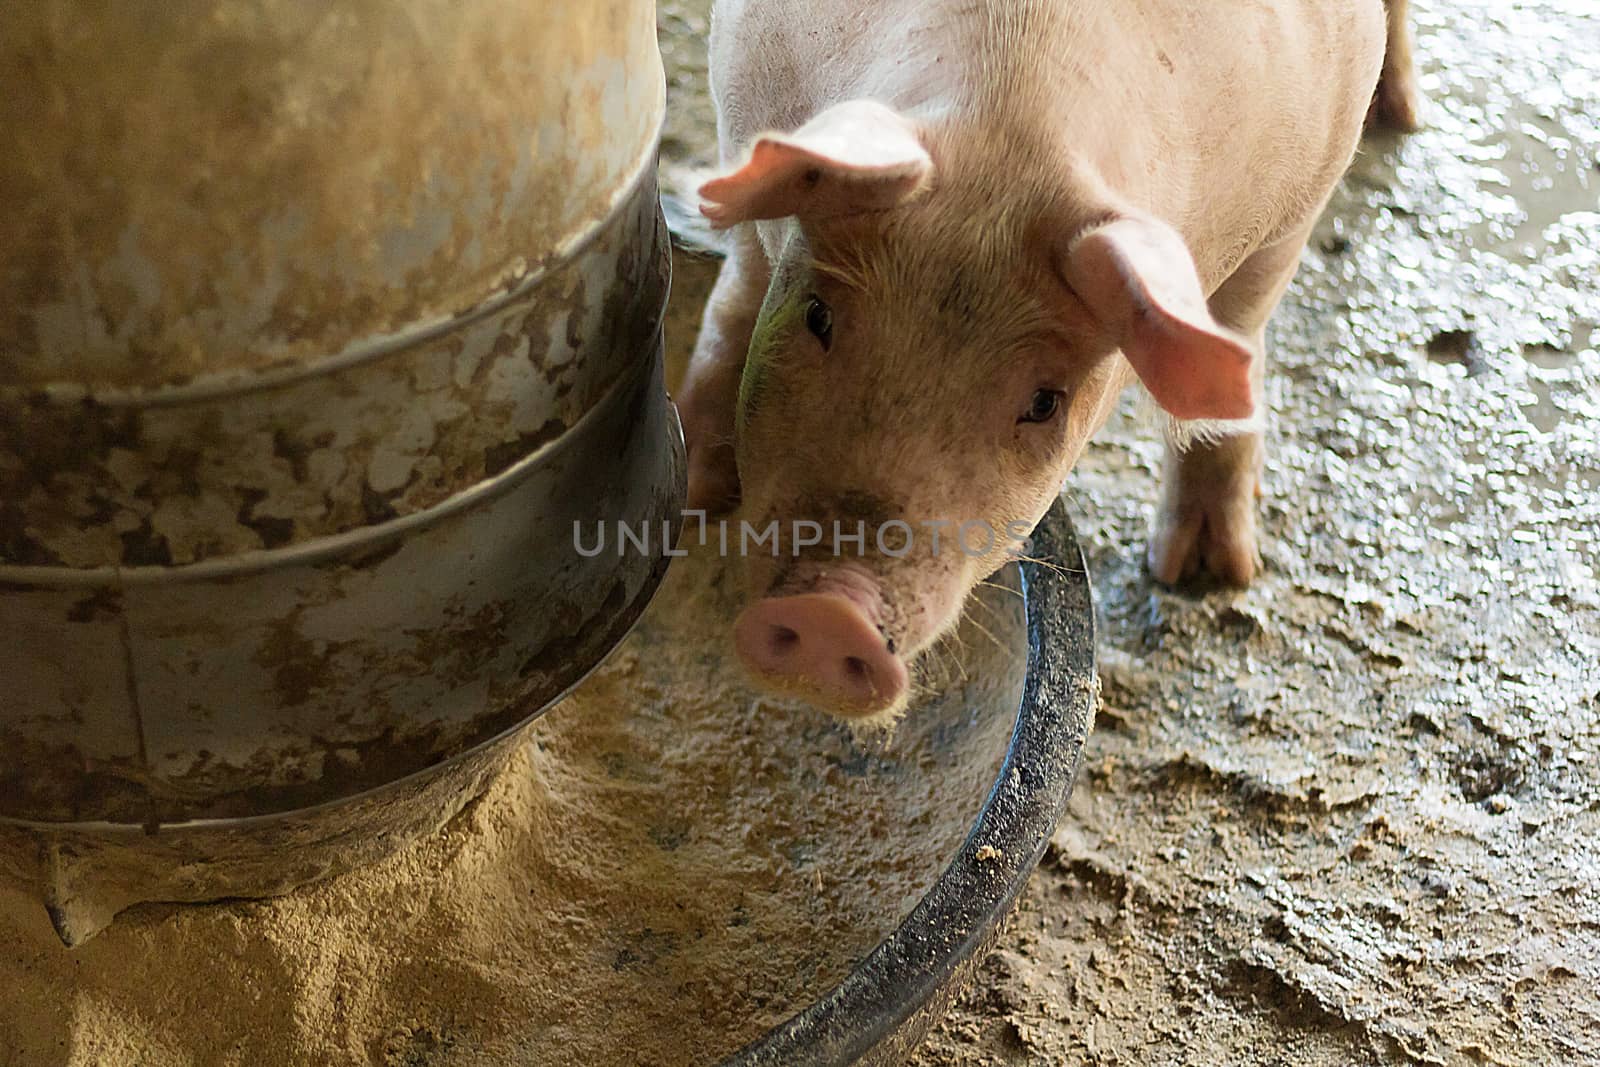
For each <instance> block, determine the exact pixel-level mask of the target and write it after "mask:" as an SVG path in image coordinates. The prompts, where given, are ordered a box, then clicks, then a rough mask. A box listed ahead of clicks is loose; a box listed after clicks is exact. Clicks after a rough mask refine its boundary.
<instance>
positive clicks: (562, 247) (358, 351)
mask: <svg viewBox="0 0 1600 1067" xmlns="http://www.w3.org/2000/svg"><path fill="white" fill-rule="evenodd" d="M664 114H665V109H664V108H663V124H664ZM663 124H658V126H657V132H656V136H654V137H652V138H650V139H649V140H648V141H647V142H646V143H645V146H644V148H643V150H642V151H641V152H640V154H639V155H638V157H637V158H636V159H635V160H634V163H633V166H632V167H631V168H630V170H629V172H628V178H627V180H626V181H625V182H622V183H621V184H619V185H618V191H617V192H616V193H615V194H614V195H613V196H612V198H611V199H610V201H609V202H608V203H607V205H606V210H605V212H604V213H603V214H601V215H599V216H597V217H595V218H592V219H590V220H588V222H587V223H586V224H585V225H583V226H582V227H581V228H580V229H577V230H575V231H574V232H573V233H571V234H569V235H568V236H567V237H566V238H565V239H563V240H562V241H559V242H557V243H556V245H555V249H554V251H552V252H551V253H549V254H548V255H546V256H545V257H544V258H543V259H542V260H541V262H540V263H539V265H538V266H537V267H535V268H534V269H533V270H532V271H530V272H529V273H528V274H526V275H524V276H523V277H522V278H521V279H520V280H519V281H518V282H517V283H516V284H515V285H513V286H511V287H510V288H505V289H502V290H500V291H499V292H497V293H495V294H494V295H492V296H489V297H487V298H485V299H484V300H482V301H480V302H479V303H478V304H477V305H475V306H474V307H472V308H471V309H469V310H467V311H464V312H461V313H460V314H457V315H448V316H441V317H440V318H437V319H435V320H433V321H432V322H428V323H424V324H418V325H413V326H409V327H407V328H406V329H403V330H399V331H397V332H395V333H390V334H382V335H379V336H376V337H372V338H368V339H366V340H363V341H360V342H357V343H356V344H353V345H349V346H347V347H346V348H345V349H344V350H343V351H341V352H339V353H337V354H335V355H332V356H329V357H328V358H326V359H322V360H317V361H315V362H309V363H296V364H295V365H293V366H286V367H282V368H280V369H277V370H266V371H230V372H226V373H223V374H217V375H211V376H203V377H200V378H198V379H195V380H192V381H188V382H185V383H183V384H182V385H169V386H161V387H158V388H156V389H150V390H137V389H105V390H98V389H95V388H94V387H93V386H86V385H81V384H78V383H71V384H67V383H52V384H47V385H29V386H16V385H4V384H0V397H12V398H17V399H28V400H33V401H38V400H45V401H48V402H50V403H53V404H81V403H84V402H85V401H91V402H93V403H95V404H98V405H101V406H103V407H110V408H158V407H167V406H173V405H178V404H186V403H191V402H194V401H199V400H211V399H215V398H217V397H220V396H229V395H242V394H246V393H253V392H258V391H261V390H265V389H272V388H277V387H281V386H284V385H289V384H291V383H294V382H299V381H303V380H305V379H307V378H315V377H319V376H322V375H327V374H333V373H336V372H338V371H342V370H348V369H350V368H352V367H357V366H360V365H361V364H364V363H370V362H372V361H374V360H378V359H382V358H384V357H385V356H390V355H394V354H397V353H400V352H404V351H406V350H407V349H410V348H414V347H416V346H417V345H421V344H426V343H427V342H429V341H432V340H436V339H437V338H439V337H441V336H443V335H445V334H447V333H449V332H451V331H453V330H458V329H461V328H463V327H466V326H470V325H472V324H473V323H475V322H477V321H478V320H480V319H483V318H485V317H487V316H489V315H493V314H494V313H496V312H498V311H500V310H502V309H504V308H506V307H507V306H509V305H511V304H514V303H516V302H517V301H519V300H523V299H526V298H527V297H528V296H529V295H530V294H531V293H532V292H533V291H534V290H536V289H538V288H539V286H540V285H541V284H543V282H544V281H545V279H547V278H548V277H549V276H550V275H551V274H552V273H554V272H556V271H558V270H560V269H562V268H563V267H565V266H567V265H569V264H570V263H572V262H573V261H574V260H576V259H577V258H578V257H580V256H582V255H583V253H584V252H585V251H587V250H588V248H589V247H590V246H591V245H592V244H593V243H594V241H595V240H596V239H597V238H598V237H599V236H600V235H601V234H603V233H605V232H607V231H608V230H609V229H610V228H611V227H612V226H614V225H616V223H617V221H618V220H619V219H620V217H621V216H622V214H623V213H624V212H625V211H626V210H627V209H628V207H629V206H630V205H631V204H632V203H633V202H634V199H635V198H636V197H637V196H639V195H640V193H641V191H642V190H643V188H644V186H645V185H646V183H648V182H652V181H654V180H655V170H656V165H657V160H658V158H659V154H660V130H661V128H662V125H663Z"/></svg>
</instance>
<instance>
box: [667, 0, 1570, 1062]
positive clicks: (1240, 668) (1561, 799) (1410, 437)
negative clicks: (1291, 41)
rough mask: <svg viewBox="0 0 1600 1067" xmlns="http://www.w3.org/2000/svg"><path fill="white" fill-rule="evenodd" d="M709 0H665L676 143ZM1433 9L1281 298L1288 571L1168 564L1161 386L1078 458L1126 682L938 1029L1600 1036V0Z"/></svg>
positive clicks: (1147, 1045) (1220, 1052)
mask: <svg viewBox="0 0 1600 1067" xmlns="http://www.w3.org/2000/svg"><path fill="white" fill-rule="evenodd" d="M707 6H708V5H707V0H662V4H661V22H662V28H663V33H664V51H665V53H666V55H667V57H668V62H669V66H670V68H671V70H670V74H669V77H670V83H671V87H672V92H673V98H672V105H673V116H672V119H671V121H670V122H669V128H668V139H667V156H668V163H669V173H670V166H672V165H680V164H685V163H688V164H695V163H703V162H705V161H707V160H709V159H710V158H711V155H712V151H713V149H712V136H713V135H712V133H711V115H710V112H709V103H708V100H707V97H706V95H705V92H704V88H703V66H704V45H703V33H704V30H705V8H706V7H707ZM1415 18H1416V24H1417V34H1418V45H1419V52H1420V64H1421V67H1422V70H1423V79H1422V83H1423V86H1424V88H1425V90H1426V92H1427V95H1428V97H1429V107H1428V110H1427V112H1426V116H1425V117H1426V120H1427V122H1428V128H1427V129H1426V130H1424V131H1423V132H1421V133H1419V134H1416V135H1414V136H1411V137H1408V138H1403V139H1402V138H1393V137H1387V136H1383V137H1373V138H1370V139H1369V140H1368V141H1367V143H1366V145H1365V146H1364V149H1363V153H1362V155H1361V157H1360V158H1359V159H1358V160H1357V163H1356V165H1355V167H1354V168H1353V170H1352V172H1351V174H1350V176H1349V177H1348V179H1347V180H1346V181H1345V183H1344V185H1343V187H1342V188H1341V190H1340V191H1339V193H1338V195H1337V197H1336V198H1335V201H1334V203H1333V205H1332V206H1331V208H1330V210H1329V212H1328V215H1327V217H1326V218H1325V219H1324V220H1323V223H1322V225H1321V227H1320V229H1319V231H1318V233H1317V235H1316V238H1315V239H1314V241H1313V243H1312V245H1311V247H1310V248H1309V249H1308V251H1307V252H1306V255H1305V259H1304V265H1303V269H1302V271H1301V274H1300V276H1299V279H1298V281H1297V282H1296V284H1295V286H1294V287H1293V289H1292V290H1291V291H1290V293H1289V295H1288V297H1287V298H1286V300H1285V302H1284V305H1283V308H1282V310H1281V311H1280V313H1279V315H1278V317H1277V319H1276V322H1275V325H1274V328H1273V330H1272V333H1271V335H1270V343H1271V345H1272V348H1273V360H1274V362H1273V369H1272V371H1271V373H1270V376H1269V382H1268V393H1269V396H1270V400H1271V404H1272V407H1273V409H1274V416H1273V419H1272V422H1271V425H1270V430H1269V447H1270V449H1271V458H1270V459H1269V462H1268V467H1267V471H1266V477H1265V491H1266V498H1265V500H1264V501H1263V505H1262V517H1263V524H1264V530H1263V535H1264V536H1263V546H1262V548H1263V554H1264V562H1265V568H1266V572H1265V575H1264V576H1263V577H1262V578H1261V579H1260V580H1259V581H1258V582H1257V584H1256V585H1255V586H1254V587H1253V588H1252V589H1250V590H1249V591H1248V592H1245V593H1242V594H1238V593H1228V592H1221V591H1207V590H1203V589H1188V590H1181V591H1168V590H1165V589H1161V588H1158V587H1156V586H1154V585H1152V583H1151V581H1150V580H1149V578H1148V577H1147V576H1146V574H1145V573H1144V571H1143V567H1142V564H1141V559H1142V552H1143V543H1144V534H1145V525H1146V522H1147V521H1148V515H1149V514H1150V510H1151V507H1152V505H1153V503H1154V500H1155V495H1156V475H1157V471H1158V467H1159V460H1160V454H1161V448H1160V444H1159V442H1158V440H1157V439H1156V438H1155V437H1154V436H1153V435H1152V434H1151V433H1150V432H1149V431H1147V430H1145V429H1144V428H1142V426H1141V425H1140V423H1139V421H1138V419H1137V418H1135V416H1134V411H1133V406H1132V402H1131V401H1130V402H1129V404H1128V405H1127V406H1126V407H1125V408H1124V410H1123V411H1122V412H1120V413H1119V414H1118V416H1117V417H1116V418H1115V419H1114V420H1113V422H1112V424H1111V425H1110V426H1109V427H1108V428H1107V430H1106V431H1105V432H1104V433H1103V434H1102V435H1101V437H1100V438H1099V440H1098V442H1097V443H1096V444H1095V445H1094V446H1093V447H1092V448H1091V450H1090V451H1089V453H1088V454H1087V456H1086V457H1085V459H1084V460H1083V462H1082V463H1081V464H1080V466H1079V469H1078V471H1077V472H1076V474H1075V475H1074V476H1073V478H1072V479H1071V481H1070V483H1069V484H1068V486H1067V494H1068V497H1069V500H1070V501H1071V503H1072V506H1073V509H1074V513H1075V515H1076V517H1077V519H1078V522H1079V524H1080V529H1081V531H1082V532H1083V534H1084V535H1085V539H1086V543H1087V546H1088V549H1089V552H1090V558H1091V566H1092V568H1093V572H1094V575H1095V587H1096V591H1097V595H1098V598H1099V612H1100V619H1101V626H1102V638H1101V640H1102V647H1101V657H1102V674H1103V682H1104V686H1105V707H1104V710H1103V711H1102V713H1101V715H1100V717H1099V720H1098V723H1097V725H1096V729H1095V733H1094V736H1093V738H1092V739H1091V742H1090V747H1089V750H1088V752H1087V755H1086V759H1085V770H1084V774H1083V776H1082V778H1081V780H1080V783H1079V786H1078V789H1077V792H1076V795H1075V796H1074V798H1073V801H1072V807H1071V811H1070V813H1069V815H1068V816H1067V818H1066V819H1065V820H1064V821H1063V822H1062V824H1061V826H1060V828H1059V830H1058V832H1057V833H1056V836H1055V839H1054V841H1053V842H1052V846H1051V848H1050V851H1049V853H1048V854H1047V856H1046V858H1045V861H1044V864H1043V865H1042V867H1041V868H1040V870H1039V871H1038V873H1037V874H1036V875H1035V877H1034V878H1033V881H1032V883H1031V885H1030V886H1029V889H1028V892H1027V895H1026V899H1025V900H1024V902H1023V905H1022V908H1021V910H1020V912H1019V913H1018V915H1017V917H1016V918H1015V920H1014V921H1013V923H1012V925H1011V928H1010V930H1009V933H1008V934H1007V936H1006V937H1005V939H1004V940H1003V942H1002V944H1001V946H1000V948H999V949H998V951H996V952H995V954H994V955H993V956H992V957H991V958H990V959H989V960H988V962H987V963H986V964H985V966H984V967H983V970H982V972H981V978H980V981H979V983H978V984H977V985H976V986H975V987H974V988H973V989H972V990H971V991H970V992H969V993H968V994H967V995H966V996H965V997H964V998H963V999H962V1000H961V1002H960V1004H959V1005H958V1006H957V1008H956V1010H955V1011H954V1012H953V1013H952V1014H951V1015H950V1016H949V1018H948V1019H947V1020H946V1021H945V1023H944V1024H943V1025H942V1026H941V1027H940V1028H939V1030H938V1031H937V1032H936V1033H935V1035H934V1036H933V1038H932V1039H931V1041H930V1042H929V1044H928V1046H927V1047H926V1048H925V1049H924V1051H923V1052H922V1053H921V1054H920V1056H919V1058H918V1059H917V1061H916V1062H917V1063H918V1064H919V1065H920V1067H949V1065H979V1064H982V1065H991V1064H994V1065H998V1064H1044V1063H1050V1064H1054V1063H1092V1064H1176V1063H1193V1064H1220V1063H1240V1064H1278V1063H1283V1064H1297V1065H1298V1064H1309V1065H1321V1064H1327V1065H1330V1067H1332V1065H1338V1067H1345V1065H1350V1064H1367V1063H1373V1064H1407V1063H1438V1064H1457V1063H1463V1064H1468V1063H1487V1064H1590V1063H1593V1064H1600V563H1597V557H1600V399H1597V398H1600V353H1597V352H1596V348H1595V345H1596V343H1597V340H1600V338H1597V337H1596V336H1595V334H1594V333H1593V331H1594V328H1595V325H1596V323H1597V322H1600V210H1597V208H1600V203H1597V198H1600V169H1597V149H1600V8H1597V7H1596V6H1595V4H1594V2H1593V0H1532V2H1516V3H1513V2H1511V0H1456V2H1453V3H1449V4H1446V3H1442V2H1439V0H1431V2H1428V3H1421V2H1419V3H1418V4H1417V5H1416V9H1415ZM713 269H714V268H713V267H710V266H708V265H707V264H705V263H700V262H693V261H690V262H686V263H684V264H683V265H682V266H681V268H680V271H679V283H678V291H677V295H676V297H675V304H676V308H675V311H676V317H675V325H676V326H677V329H676V334H675V336H674V338H673V342H674V347H676V348H677V349H679V350H680V352H681V349H682V348H683V346H685V345H687V344H688V343H689V336H688V335H689V334H690V333H692V330H693V322H694V319H695V315H696V311H697V308H696V305H697V304H698V303H699V302H700V301H701V300H703V298H704V293H705V287H706V285H707V284H708V283H709V278H710V276H711V273H712V271H713Z"/></svg>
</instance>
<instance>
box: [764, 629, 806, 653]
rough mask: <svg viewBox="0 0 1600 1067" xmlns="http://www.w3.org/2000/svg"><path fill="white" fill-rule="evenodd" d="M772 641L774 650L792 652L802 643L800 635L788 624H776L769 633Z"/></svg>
mask: <svg viewBox="0 0 1600 1067" xmlns="http://www.w3.org/2000/svg"><path fill="white" fill-rule="evenodd" d="M768 637H769V638H770V639H771V641H772V651H774V652H779V653H782V652H791V651H793V650H794V647H795V646H796V645H798V644H799V643H800V635H799V634H798V633H796V632H795V631H793V630H791V629H789V627H787V626H774V627H773V628H772V632H771V633H770V634H769V635H768Z"/></svg>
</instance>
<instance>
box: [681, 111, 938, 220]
mask: <svg viewBox="0 0 1600 1067" xmlns="http://www.w3.org/2000/svg"><path fill="white" fill-rule="evenodd" d="M932 174H933V160H932V159H931V158H929V156H928V150H927V149H926V148H924V147H923V146H922V141H921V140H920V139H919V138H918V136H917V129H916V127H915V126H913V125H912V123H911V122H910V120H908V119H906V118H905V117H904V116H903V115H900V114H899V113H897V112H895V111H893V110H891V109H889V108H887V107H885V106H884V105H882V104H880V103H877V102H876V101H873V100H851V101H848V102H846V103H843V104H836V105H834V106H833V107H831V108H829V109H828V110H826V111H824V112H822V113H821V114H819V115H818V116H817V117H816V118H814V119H812V120H811V121H810V122H808V123H806V124H805V125H804V126H802V127H800V128H799V129H798V130H796V131H795V132H794V133H767V134H763V135H762V136H761V137H760V138H758V139H757V140H756V143H755V145H754V146H753V147H752V148H751V149H750V153H749V155H748V156H747V157H746V158H745V161H744V163H743V164H742V165H741V166H740V167H739V168H738V169H737V170H735V171H734V172H733V173H731V174H728V175H725V176H724V177H721V178H716V179H713V180H712V181H709V182H707V183H706V184H705V185H703V186H701V187H700V196H701V197H702V199H703V200H704V201H705V202H704V203H702V204H701V205H700V211H701V213H702V214H704V215H705V216H706V218H708V219H710V220H711V222H712V224H713V225H714V226H715V227H716V228H717V229H726V228H727V227H729V226H734V225H737V224H738V223H741V222H750V221H753V220H756V219H781V218H788V217H789V216H791V215H793V216H799V217H800V218H829V217H835V216H840V215H855V214H859V213H861V212H867V211H884V210H887V209H889V208H892V207H895V206H896V205H898V204H901V203H903V202H904V201H906V200H908V199H910V198H911V197H913V196H915V195H916V194H917V193H919V192H921V191H922V189H923V188H924V187H925V186H926V185H927V183H928V180H929V178H930V177H931V176H932Z"/></svg>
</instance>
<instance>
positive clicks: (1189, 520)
mask: <svg viewBox="0 0 1600 1067" xmlns="http://www.w3.org/2000/svg"><path fill="white" fill-rule="evenodd" d="M1308 233H1309V227H1307V228H1306V229H1305V230H1302V231H1301V232H1300V233H1298V234H1296V235H1294V236H1293V237H1291V238H1288V239H1285V240H1283V241H1280V242H1279V243H1278V244H1275V245H1272V246H1270V247H1268V248H1264V249H1261V250H1260V251H1258V252H1256V253H1255V254H1253V255H1252V256H1250V257H1249V258H1248V259H1246V260H1245V261H1244V262H1243V263H1242V264H1240V265H1239V267H1238V269H1237V270H1235V271H1234V273H1233V274H1232V275H1231V276H1229V278H1228V280H1227V281H1226V282H1224V283H1223V284H1222V287H1221V288H1219V289H1218V290H1217V292H1216V293H1215V294H1214V295H1213V296H1212V298H1211V300H1210V304H1211V311H1212V314H1214V315H1215V316H1216V318H1217V320H1218V321H1219V322H1222V323H1224V324H1226V325H1228V326H1231V327H1232V328H1233V329H1235V330H1237V331H1239V332H1240V333H1241V334H1244V335H1245V336H1246V337H1249V338H1250V339H1251V340H1252V342H1253V345H1254V348H1255V350H1256V359H1255V365H1254V366H1253V367H1252V368H1251V375H1250V376H1251V384H1252V389H1253V392H1254V393H1255V395H1256V397H1257V398H1258V400H1257V402H1258V403H1265V398H1264V397H1263V392H1262V387H1261V386H1262V377H1263V374H1264V371H1265V369H1266V343H1265V338H1266V326H1267V320H1268V319H1269V318H1270V317H1271V315H1272V312H1273V309H1274V308H1276V307H1277V305H1278V301H1279V299H1281V298H1282V296H1283V291H1284V290H1285V289H1286V288H1288V285H1289V280H1290V279H1291V278H1293V277H1294V272H1295V268H1296V267H1297V266H1298V265H1299V262H1300V250H1301V249H1302V247H1304V245H1305V241H1306V237H1307V235H1308ZM1262 459H1263V453H1262V443H1261V435H1260V434H1259V433H1250V434H1237V435H1234V436H1230V437H1224V438H1222V439H1221V440H1219V441H1216V442H1213V443H1209V444H1207V443H1195V444H1191V445H1189V446H1188V447H1187V448H1180V447H1177V446H1175V445H1174V444H1172V443H1171V442H1169V443H1168V445H1167V460H1166V467H1165V470H1164V472H1163V484H1162V490H1161V503H1160V504H1159V505H1158V507H1157V508H1156V516H1155V522H1154V525H1153V527H1152V530H1151V536H1150V548H1149V554H1148V559H1149V565H1150V573H1151V575H1152V576H1153V577H1154V578H1155V579H1156V580H1157V581H1159V582H1166V583H1171V582H1176V581H1179V580H1180V579H1182V578H1185V577H1188V576H1190V575H1193V574H1195V573H1196V572H1199V571H1208V572H1210V573H1211V574H1213V575H1215V576H1216V577H1217V578H1219V579H1221V580H1222V581H1224V582H1227V583H1228V584H1230V585H1238V586H1244V585H1249V584H1250V581H1251V579H1253V578H1254V577H1255V573H1256V570H1257V568H1258V566H1259V558H1258V554H1257V551H1256V498H1257V497H1259V496H1260V494H1261V464H1262Z"/></svg>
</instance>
